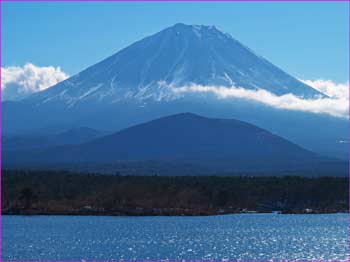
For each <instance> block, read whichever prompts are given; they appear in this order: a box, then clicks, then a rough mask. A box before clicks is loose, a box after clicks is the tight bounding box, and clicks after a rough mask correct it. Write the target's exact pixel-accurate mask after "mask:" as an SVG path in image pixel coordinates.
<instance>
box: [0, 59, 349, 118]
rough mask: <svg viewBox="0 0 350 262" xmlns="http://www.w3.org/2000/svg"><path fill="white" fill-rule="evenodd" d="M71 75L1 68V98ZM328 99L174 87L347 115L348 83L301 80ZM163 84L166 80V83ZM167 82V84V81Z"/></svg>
mask: <svg viewBox="0 0 350 262" xmlns="http://www.w3.org/2000/svg"><path fill="white" fill-rule="evenodd" d="M67 78H68V75H67V74H66V73H65V72H63V71H62V70H61V68H60V67H54V66H47V67H39V66H35V65H33V64H31V63H27V64H25V65H24V66H23V67H17V66H10V67H3V68H1V91H2V100H3V101H4V100H20V99H22V98H24V97H26V96H28V95H30V94H32V93H36V92H38V91H42V90H45V89H47V88H49V87H50V86H53V85H55V84H57V83H58V82H60V81H63V80H65V79H67ZM300 81H302V82H304V83H306V84H307V85H309V86H311V87H313V88H315V89H317V90H318V91H320V92H322V93H324V94H326V95H328V96H329V97H328V98H313V99H305V98H302V97H298V96H295V95H293V94H286V95H282V96H277V95H275V94H273V93H271V92H268V91H266V90H264V89H263V88H262V89H259V90H249V89H244V88H242V87H225V86H202V85H197V84H192V85H187V86H183V87H176V88H175V87H171V90H173V92H175V93H176V94H184V93H186V92H192V93H213V94H215V95H216V96H217V97H218V98H219V99H230V98H239V99H246V100H250V101H255V102H259V103H262V104H265V105H267V106H271V107H274V108H279V109H286V110H295V111H304V112H312V113H324V114H328V115H331V116H335V117H342V118H346V117H348V115H349V83H335V82H333V81H331V80H314V81H312V80H300ZM163 85H164V83H163ZM165 85H166V84H165Z"/></svg>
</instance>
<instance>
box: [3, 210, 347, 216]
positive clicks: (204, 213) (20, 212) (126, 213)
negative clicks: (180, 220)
mask: <svg viewBox="0 0 350 262" xmlns="http://www.w3.org/2000/svg"><path fill="white" fill-rule="evenodd" d="M177 211H178V212H152V211H149V210H148V211H147V212H140V211H137V210H136V209H135V210H133V211H132V210H129V211H120V210H119V211H79V210H76V211H73V210H70V211H47V210H3V211H2V212H1V215H5V216H117V217H126V216H131V217H150V216H174V217H175V216H176V217H177V216H186V217H191V216H192V217H193V216H220V215H245V214H275V215H291V214H293V215H319V214H346V213H349V211H347V210H331V211H325V210H322V211H320V210H312V211H309V210H288V211H268V210H266V211H241V212H214V211H192V212H190V211H189V210H186V211H185V212H180V211H181V210H177Z"/></svg>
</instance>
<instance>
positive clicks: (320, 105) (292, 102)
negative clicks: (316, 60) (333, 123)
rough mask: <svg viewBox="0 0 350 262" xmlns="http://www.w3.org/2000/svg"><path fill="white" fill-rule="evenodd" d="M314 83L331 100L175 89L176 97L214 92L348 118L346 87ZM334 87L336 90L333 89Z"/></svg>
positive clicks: (229, 89) (219, 88)
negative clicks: (184, 94)
mask: <svg viewBox="0 0 350 262" xmlns="http://www.w3.org/2000/svg"><path fill="white" fill-rule="evenodd" d="M305 82H306V81H305ZM314 82H315V83H316V84H315V85H317V87H318V88H319V89H318V88H316V87H315V88H316V89H318V90H320V91H321V92H324V93H326V94H327V95H329V97H328V98H320V97H318V98H312V99H305V98H302V97H298V96H295V95H293V94H286V95H282V96H277V95H275V94H273V93H271V92H269V91H266V90H264V89H259V90H249V89H244V88H241V87H224V86H202V85H196V84H192V85H188V86H183V87H177V88H173V91H174V92H175V93H177V94H183V93H186V92H193V93H213V94H215V95H216V96H217V97H218V98H220V99H229V98H239V99H246V100H251V101H255V102H259V103H262V104H265V105H268V106H271V107H274V108H279V109H286V110H294V111H304V112H312V113H324V114H329V115H331V116H335V117H342V118H346V117H348V112H349V111H348V110H349V98H348V95H347V92H348V91H347V90H344V86H346V84H334V83H333V82H332V81H329V83H332V84H333V85H327V83H328V81H327V82H325V83H323V82H322V81H321V80H317V81H314ZM314 82H312V81H310V82H308V83H309V84H310V85H311V84H312V83H314ZM333 88H334V89H336V90H333ZM322 90H323V91H322Z"/></svg>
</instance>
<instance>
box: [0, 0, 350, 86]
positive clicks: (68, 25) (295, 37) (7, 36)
mask: <svg viewBox="0 0 350 262" xmlns="http://www.w3.org/2000/svg"><path fill="white" fill-rule="evenodd" d="M2 4H3V21H2V22H3V36H2V37H3V38H2V41H3V42H2V44H3V45H2V48H3V50H2V52H3V53H2V55H3V61H2V63H3V64H2V66H3V67H7V66H13V65H17V66H23V65H24V64H25V63H27V62H30V63H33V64H35V65H37V66H49V65H53V66H61V68H62V70H63V71H65V72H67V73H68V74H69V75H72V74H75V73H78V72H79V71H81V70H82V69H84V68H86V67H87V66H89V65H92V64H94V63H96V62H98V61H99V60H102V59H103V58H105V57H107V56H109V55H112V54H113V53H115V52H117V51H118V50H120V49H121V48H123V47H126V46H127V45H129V44H131V43H132V42H134V41H136V40H139V39H141V38H143V37H145V36H148V35H150V34H152V33H155V32H157V31H159V30H162V29H163V28H165V27H168V26H171V25H173V24H175V23H177V22H183V23H188V24H206V25H216V26H217V27H219V28H220V29H221V30H223V31H225V32H228V33H230V34H231V35H232V36H233V37H234V38H236V39H237V40H239V41H241V42H242V43H243V44H245V45H246V46H248V47H250V48H251V49H253V50H254V51H255V52H257V53H258V54H260V55H262V56H263V57H265V58H267V59H268V60H270V61H271V62H272V63H274V64H275V65H277V66H279V67H281V68H282V69H284V70H285V71H287V72H288V73H290V74H292V75H294V76H296V77H298V78H302V79H320V78H322V79H331V80H333V81H337V82H345V81H347V80H348V26H347V23H348V3H345V2H342V3H341V2H337V3H330V2H329V3H321V2H319V3H311V2H310V3H290V2H289V3H272V2H270V3H269V2H266V3H256V2H250V3H237V2H231V3H223V2H222V3H204V2H202V3H199V2H192V3H174V2H172V3H145V2H138V3H117V2H114V3H78V2H76V3H38V2H37V3H23V2H17V3H2Z"/></svg>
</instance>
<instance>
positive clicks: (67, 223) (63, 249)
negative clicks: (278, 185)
mask: <svg viewBox="0 0 350 262" xmlns="http://www.w3.org/2000/svg"><path fill="white" fill-rule="evenodd" d="M2 222H3V242H2V244H3V258H4V259H208V260H209V259H318V260H324V259H333V260H335V259H337V260H345V259H347V254H348V243H347V214H326V215H277V214H241V215H225V216H210V217H102V216H100V217H94V216H3V218H2Z"/></svg>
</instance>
